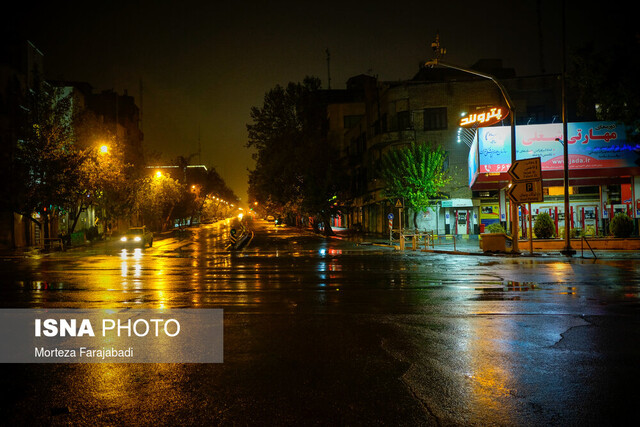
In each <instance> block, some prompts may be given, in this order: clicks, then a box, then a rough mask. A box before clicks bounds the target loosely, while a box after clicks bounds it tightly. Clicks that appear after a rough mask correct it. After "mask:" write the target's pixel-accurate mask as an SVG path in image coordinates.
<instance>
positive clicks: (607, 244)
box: [519, 237, 640, 251]
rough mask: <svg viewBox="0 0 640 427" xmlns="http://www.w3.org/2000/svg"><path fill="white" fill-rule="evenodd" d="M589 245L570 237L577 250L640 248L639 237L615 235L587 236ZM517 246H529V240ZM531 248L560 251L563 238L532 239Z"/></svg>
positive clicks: (633, 249) (573, 246)
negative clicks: (617, 236) (616, 236)
mask: <svg viewBox="0 0 640 427" xmlns="http://www.w3.org/2000/svg"><path fill="white" fill-rule="evenodd" d="M587 241H588V242H589V245H587V243H583V242H582V239H571V247H572V248H573V249H574V250H576V251H579V250H581V249H582V248H584V250H585V251H588V250H589V246H591V249H593V250H594V251H595V250H601V251H615V250H618V251H620V250H622V251H637V250H640V238H637V237H629V238H615V237H603V238H587ZM519 246H520V249H521V250H522V249H523V248H525V249H528V248H529V240H519ZM533 249H534V250H538V251H561V250H562V249H564V239H533Z"/></svg>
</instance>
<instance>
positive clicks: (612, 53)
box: [567, 35, 640, 141]
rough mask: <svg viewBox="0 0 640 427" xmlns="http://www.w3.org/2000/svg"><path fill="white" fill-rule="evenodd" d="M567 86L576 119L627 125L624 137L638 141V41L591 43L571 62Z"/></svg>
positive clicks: (573, 57) (639, 52) (639, 44)
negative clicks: (576, 114) (570, 93)
mask: <svg viewBox="0 0 640 427" xmlns="http://www.w3.org/2000/svg"><path fill="white" fill-rule="evenodd" d="M570 61H571V63H570V64H569V72H568V75H567V82H568V85H569V87H570V88H571V89H572V92H573V94H574V96H575V98H576V102H577V107H578V111H577V113H578V116H579V117H581V118H585V119H587V120H592V119H596V120H607V121H617V122H622V123H624V124H626V125H627V137H628V138H629V139H631V140H634V141H638V140H640V115H638V111H640V80H638V70H639V69H640V37H639V36H638V35H636V36H635V38H633V37H631V36H629V37H627V38H622V39H620V42H619V43H618V44H615V45H607V46H605V47H604V48H597V47H596V45H595V44H593V43H591V44H588V45H586V46H583V47H581V48H579V49H577V50H576V51H575V53H574V54H573V55H571V58H570Z"/></svg>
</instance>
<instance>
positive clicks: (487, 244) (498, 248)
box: [479, 233, 512, 253]
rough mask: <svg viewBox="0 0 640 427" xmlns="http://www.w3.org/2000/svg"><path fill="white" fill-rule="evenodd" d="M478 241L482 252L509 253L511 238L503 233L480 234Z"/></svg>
mask: <svg viewBox="0 0 640 427" xmlns="http://www.w3.org/2000/svg"><path fill="white" fill-rule="evenodd" d="M479 240H480V249H482V251H483V252H503V253H506V252H511V246H512V244H511V237H509V236H507V235H506V234H504V233H485V234H481V235H480V239H479Z"/></svg>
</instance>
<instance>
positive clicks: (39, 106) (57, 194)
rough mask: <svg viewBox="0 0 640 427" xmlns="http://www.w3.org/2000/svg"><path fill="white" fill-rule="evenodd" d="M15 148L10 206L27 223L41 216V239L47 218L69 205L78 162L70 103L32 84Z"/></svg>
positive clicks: (59, 94)
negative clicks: (32, 214) (38, 215)
mask: <svg viewBox="0 0 640 427" xmlns="http://www.w3.org/2000/svg"><path fill="white" fill-rule="evenodd" d="M23 124H24V125H23V126H22V129H21V130H20V138H19V140H18V144H17V147H16V153H15V159H14V164H13V167H14V170H13V172H14V176H13V177H12V178H13V179H12V180H11V183H10V185H12V186H13V190H14V191H12V195H11V198H12V200H11V202H10V203H11V204H12V206H13V210H14V211H16V212H18V213H21V214H23V215H25V217H28V218H31V213H32V212H40V215H41V218H42V221H40V222H39V221H37V220H34V221H36V222H38V223H39V225H41V224H42V223H44V225H45V226H44V233H45V237H49V227H48V223H49V221H50V219H51V217H52V216H55V215H57V214H58V212H59V211H60V210H61V209H64V208H65V207H68V206H70V205H71V204H72V203H73V195H74V193H75V192H76V191H77V188H78V185H79V184H80V182H81V174H80V166H81V164H82V161H83V158H82V156H81V155H80V154H79V153H78V151H77V150H76V149H75V147H74V146H73V141H74V138H73V128H72V117H71V99H70V96H69V95H67V94H65V93H64V91H63V90H62V89H60V88H56V87H52V86H50V85H48V84H47V83H45V82H43V81H36V83H35V85H34V87H33V90H31V91H29V92H28V93H27V96H26V108H25V110H24V118H23Z"/></svg>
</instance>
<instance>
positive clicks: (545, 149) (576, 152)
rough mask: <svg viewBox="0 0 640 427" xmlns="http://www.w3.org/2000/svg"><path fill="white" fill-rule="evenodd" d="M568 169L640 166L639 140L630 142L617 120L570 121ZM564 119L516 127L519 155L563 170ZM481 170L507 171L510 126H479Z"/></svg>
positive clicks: (554, 168) (548, 168)
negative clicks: (538, 158)
mask: <svg viewBox="0 0 640 427" xmlns="http://www.w3.org/2000/svg"><path fill="white" fill-rule="evenodd" d="M567 136H568V138H567V140H568V144H569V150H568V151H569V169H600V168H622V167H638V163H637V161H638V159H640V144H636V143H629V142H627V138H626V131H625V128H624V125H622V124H618V123H616V122H583V123H568V124H567ZM561 140H562V123H553V124H546V125H528V126H517V127H516V159H526V158H532V157H540V160H541V163H542V170H543V171H552V170H562V169H563V168H564V156H563V149H562V143H561ZM478 157H479V159H478V160H479V165H478V172H479V173H506V172H507V171H508V170H509V166H510V165H511V128H510V127H508V126H499V127H486V128H480V129H478Z"/></svg>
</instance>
